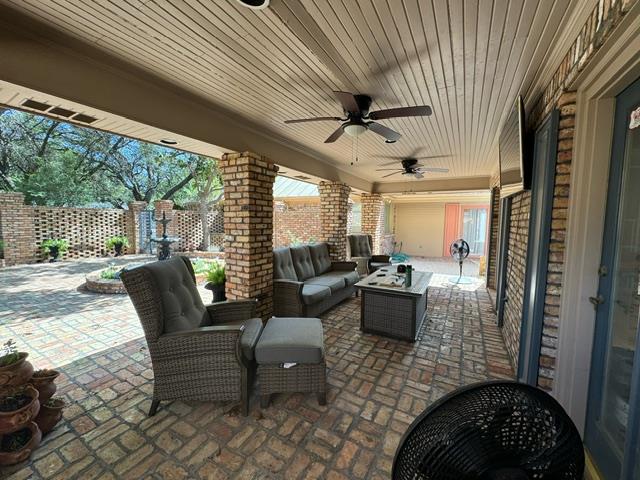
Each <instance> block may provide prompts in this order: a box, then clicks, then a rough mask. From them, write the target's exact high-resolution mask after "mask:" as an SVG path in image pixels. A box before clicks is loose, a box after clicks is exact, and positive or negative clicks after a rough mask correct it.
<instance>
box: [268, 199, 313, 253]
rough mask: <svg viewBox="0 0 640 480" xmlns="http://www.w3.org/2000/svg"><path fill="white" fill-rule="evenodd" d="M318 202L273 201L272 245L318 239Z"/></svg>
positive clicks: (308, 241)
mask: <svg viewBox="0 0 640 480" xmlns="http://www.w3.org/2000/svg"><path fill="white" fill-rule="evenodd" d="M321 237H322V230H321V225H320V202H319V200H316V201H311V200H309V201H305V202H297V201H295V202H287V201H276V202H274V214H273V246H274V247H284V246H288V245H291V244H295V243H310V242H313V241H319V240H320V238H321Z"/></svg>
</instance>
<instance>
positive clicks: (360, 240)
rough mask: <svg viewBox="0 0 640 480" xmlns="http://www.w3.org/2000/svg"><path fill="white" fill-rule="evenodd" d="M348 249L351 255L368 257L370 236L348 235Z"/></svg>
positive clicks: (369, 254)
mask: <svg viewBox="0 0 640 480" xmlns="http://www.w3.org/2000/svg"><path fill="white" fill-rule="evenodd" d="M349 249H350V251H351V256H352V257H370V256H371V236H370V235H349Z"/></svg>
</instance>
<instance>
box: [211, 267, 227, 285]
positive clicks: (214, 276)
mask: <svg viewBox="0 0 640 480" xmlns="http://www.w3.org/2000/svg"><path fill="white" fill-rule="evenodd" d="M207 281H208V282H211V283H212V284H214V285H222V284H223V283H224V281H225V273H224V263H222V262H217V261H216V262H213V263H212V264H211V267H210V268H209V271H208V272H207Z"/></svg>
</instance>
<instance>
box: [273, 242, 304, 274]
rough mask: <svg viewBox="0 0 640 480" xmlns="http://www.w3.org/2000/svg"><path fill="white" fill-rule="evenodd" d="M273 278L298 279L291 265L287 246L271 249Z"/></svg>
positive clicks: (291, 260)
mask: <svg viewBox="0 0 640 480" xmlns="http://www.w3.org/2000/svg"><path fill="white" fill-rule="evenodd" d="M273 278H275V279H276V280H298V276H297V275H296V269H295V268H294V267H293V259H292V258H291V250H289V249H288V248H287V247H284V248H276V249H275V250H274V251H273Z"/></svg>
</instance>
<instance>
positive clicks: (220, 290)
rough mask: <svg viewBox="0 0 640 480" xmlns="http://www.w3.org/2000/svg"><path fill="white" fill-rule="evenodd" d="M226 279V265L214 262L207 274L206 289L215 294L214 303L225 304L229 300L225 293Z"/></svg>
mask: <svg viewBox="0 0 640 480" xmlns="http://www.w3.org/2000/svg"><path fill="white" fill-rule="evenodd" d="M225 279H226V277H225V272H224V263H222V262H217V261H216V262H212V263H211V267H210V268H209V271H208V272H207V284H206V285H205V286H204V288H206V289H207V290H211V292H212V293H213V302H224V301H225V300H226V299H227V297H226V295H225V293H224V282H225Z"/></svg>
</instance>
